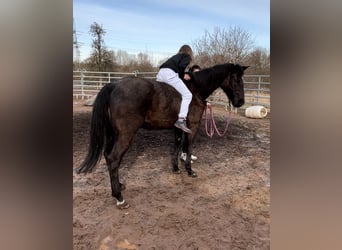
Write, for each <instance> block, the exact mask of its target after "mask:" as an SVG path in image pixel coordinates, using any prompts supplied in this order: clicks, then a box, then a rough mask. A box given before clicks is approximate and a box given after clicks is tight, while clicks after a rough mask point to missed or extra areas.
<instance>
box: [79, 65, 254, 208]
mask: <svg viewBox="0 0 342 250" xmlns="http://www.w3.org/2000/svg"><path fill="white" fill-rule="evenodd" d="M247 68H248V66H241V65H239V64H232V63H226V64H218V65H215V66H213V67H209V68H206V69H203V70H201V71H199V72H189V74H190V75H191V79H190V80H189V81H185V84H186V85H187V87H188V88H189V90H190V91H191V93H192V101H191V103H190V105H189V112H188V117H187V126H188V127H189V128H190V129H191V131H192V133H191V134H185V133H184V132H183V131H182V130H180V129H178V128H176V127H174V123H175V121H176V120H177V119H178V111H179V108H180V103H181V95H180V94H179V93H178V92H177V91H176V90H175V89H174V88H173V87H171V86H170V85H168V84H166V83H163V82H157V81H156V80H152V79H146V78H139V77H131V76H127V77H124V78H122V79H120V80H117V81H115V82H112V83H108V84H106V85H104V86H103V87H102V89H101V90H100V91H99V93H98V95H97V97H96V99H95V102H94V106H93V111H92V118H91V126H90V142H89V146H88V152H87V155H86V157H85V159H84V161H83V162H82V164H81V165H80V167H79V168H77V170H76V172H77V173H89V172H92V171H93V169H94V167H95V166H96V165H97V163H98V162H99V160H100V158H101V154H102V152H103V155H104V158H105V160H106V165H107V167H108V171H109V176H110V183H111V191H112V196H113V197H114V198H115V199H116V206H117V207H118V208H121V209H122V208H128V207H129V204H128V203H127V202H126V201H125V200H124V198H123V196H122V193H121V191H123V190H124V189H125V186H124V185H123V184H122V183H120V181H119V166H120V163H121V160H122V157H123V156H124V154H125V153H126V151H127V150H128V148H129V146H130V144H131V142H132V139H133V137H134V135H135V133H136V132H137V131H138V129H139V128H146V129H170V128H174V129H175V147H174V152H173V154H172V157H171V164H172V170H173V172H174V173H177V174H179V173H180V170H179V168H178V156H179V151H180V148H181V147H182V146H183V145H182V143H183V142H184V143H185V148H186V149H187V150H186V153H187V157H186V160H185V169H186V171H187V173H188V175H189V176H190V177H196V176H197V174H196V172H195V171H193V170H192V168H191V159H190V158H191V152H192V143H193V139H194V137H195V135H196V134H197V132H198V129H199V126H200V122H201V118H202V114H203V111H204V109H205V107H206V99H207V98H208V97H209V96H210V94H212V93H213V92H214V91H215V90H216V89H217V88H219V87H220V88H221V89H222V90H223V91H224V92H225V94H226V95H227V97H228V99H229V101H230V102H231V104H232V105H233V106H234V107H241V106H242V105H243V104H244V102H245V99H244V86H243V80H242V77H243V74H244V71H245V70H246V69H247ZM182 138H183V139H182Z"/></svg>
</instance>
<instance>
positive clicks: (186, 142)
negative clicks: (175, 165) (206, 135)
mask: <svg viewBox="0 0 342 250" xmlns="http://www.w3.org/2000/svg"><path fill="white" fill-rule="evenodd" d="M183 136H184V138H183V150H184V151H183V152H185V153H186V159H185V169H186V171H187V172H188V175H189V176H191V177H197V174H196V172H195V171H193V170H192V168H191V155H192V137H191V136H190V135H189V134H186V133H184V134H183Z"/></svg>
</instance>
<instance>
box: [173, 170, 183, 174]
mask: <svg viewBox="0 0 342 250" xmlns="http://www.w3.org/2000/svg"><path fill="white" fill-rule="evenodd" d="M172 172H173V173H174V174H180V173H181V171H180V170H179V169H178V170H172Z"/></svg>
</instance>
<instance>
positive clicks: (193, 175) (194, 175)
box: [188, 171, 197, 177]
mask: <svg viewBox="0 0 342 250" xmlns="http://www.w3.org/2000/svg"><path fill="white" fill-rule="evenodd" d="M188 175H189V176H190V177H197V174H196V172H194V171H192V172H191V173H188Z"/></svg>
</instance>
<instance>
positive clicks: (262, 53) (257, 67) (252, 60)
mask: <svg viewBox="0 0 342 250" xmlns="http://www.w3.org/2000/svg"><path fill="white" fill-rule="evenodd" d="M246 64H247V65H249V66H250V70H249V73H250V74H265V75H268V74H270V54H269V53H268V52H267V51H266V50H265V49H262V48H256V49H254V50H253V51H252V52H251V53H250V54H249V55H248V58H247V60H246Z"/></svg>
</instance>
